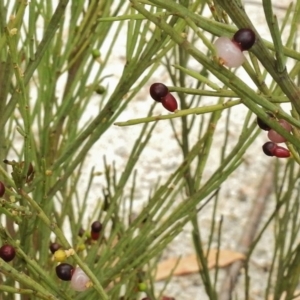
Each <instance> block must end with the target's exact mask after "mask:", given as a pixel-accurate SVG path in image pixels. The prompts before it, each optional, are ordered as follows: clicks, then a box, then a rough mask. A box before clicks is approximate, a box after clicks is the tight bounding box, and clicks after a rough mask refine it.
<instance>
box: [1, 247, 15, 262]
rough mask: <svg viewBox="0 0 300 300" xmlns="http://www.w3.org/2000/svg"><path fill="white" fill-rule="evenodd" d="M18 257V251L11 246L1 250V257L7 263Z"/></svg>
mask: <svg viewBox="0 0 300 300" xmlns="http://www.w3.org/2000/svg"><path fill="white" fill-rule="evenodd" d="M15 256H16V250H15V248H14V247H13V246H11V245H3V246H2V247H1V248H0V257H1V258H2V259H3V260H4V261H6V262H9V261H12V260H13V259H14V258H15Z"/></svg>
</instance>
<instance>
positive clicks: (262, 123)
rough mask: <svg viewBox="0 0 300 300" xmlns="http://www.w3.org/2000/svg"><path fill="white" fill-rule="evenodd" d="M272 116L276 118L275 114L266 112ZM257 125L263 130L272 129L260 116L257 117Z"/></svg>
mask: <svg viewBox="0 0 300 300" xmlns="http://www.w3.org/2000/svg"><path fill="white" fill-rule="evenodd" d="M266 114H267V115H268V116H269V117H270V118H273V119H275V117H274V115H273V114H272V113H270V112H267V113H266ZM256 122H257V125H258V127H259V128H260V129H262V130H266V131H269V130H270V129H271V127H270V126H269V125H267V124H266V123H265V122H264V121H263V120H262V119H260V118H259V117H257V119H256Z"/></svg>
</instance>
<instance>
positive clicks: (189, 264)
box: [156, 249, 245, 281]
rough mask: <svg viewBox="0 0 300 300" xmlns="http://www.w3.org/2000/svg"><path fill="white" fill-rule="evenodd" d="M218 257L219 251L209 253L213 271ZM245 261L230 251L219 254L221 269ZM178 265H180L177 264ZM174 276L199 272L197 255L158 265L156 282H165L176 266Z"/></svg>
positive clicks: (241, 255)
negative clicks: (238, 261)
mask: <svg viewBox="0 0 300 300" xmlns="http://www.w3.org/2000/svg"><path fill="white" fill-rule="evenodd" d="M216 255H217V249H211V250H210V251H209V253H208V257H207V260H208V261H207V264H208V268H209V269H212V268H214V267H215V266H216ZM243 259H245V255H243V254H242V253H239V252H235V251H230V250H220V252H219V262H218V266H219V267H220V268H222V267H226V266H228V265H229V264H231V263H233V262H235V261H237V260H243ZM177 263H178V264H177ZM176 264H177V267H176V268H175V270H174V272H173V275H175V276H179V275H187V274H191V273H196V272H198V271H199V265H198V263H197V258H196V255H194V254H192V255H189V256H186V257H182V258H181V259H180V260H179V262H178V258H170V259H168V260H165V261H163V262H161V263H159V264H158V268H157V273H156V280H157V281H159V280H163V279H165V278H167V277H169V276H170V273H171V272H172V270H173V269H174V267H175V266H176Z"/></svg>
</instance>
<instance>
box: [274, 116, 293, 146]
mask: <svg viewBox="0 0 300 300" xmlns="http://www.w3.org/2000/svg"><path fill="white" fill-rule="evenodd" d="M278 123H279V124H280V125H281V126H282V127H283V128H284V129H285V130H286V131H288V132H290V131H291V130H292V126H291V125H290V124H289V123H288V122H287V121H286V120H283V119H281V120H279V121H278ZM268 138H269V140H270V141H272V142H274V143H284V142H285V141H286V138H284V137H283V136H282V135H280V134H279V133H277V132H276V131H275V130H274V129H271V130H270V131H269V132H268Z"/></svg>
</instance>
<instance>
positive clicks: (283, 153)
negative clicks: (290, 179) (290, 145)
mask: <svg viewBox="0 0 300 300" xmlns="http://www.w3.org/2000/svg"><path fill="white" fill-rule="evenodd" d="M274 155H275V156H276V157H278V158H286V157H290V156H291V153H290V151H289V150H288V149H285V148H283V147H281V146H278V147H277V148H276V149H275V151H274Z"/></svg>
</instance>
